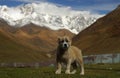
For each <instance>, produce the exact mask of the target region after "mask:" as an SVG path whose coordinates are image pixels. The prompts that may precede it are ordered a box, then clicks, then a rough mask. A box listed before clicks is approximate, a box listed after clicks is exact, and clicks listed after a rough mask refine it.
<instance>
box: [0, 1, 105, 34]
mask: <svg viewBox="0 0 120 78" xmlns="http://www.w3.org/2000/svg"><path fill="white" fill-rule="evenodd" d="M61 10H63V12H62V11H61ZM102 16H103V15H99V14H91V13H90V12H89V11H75V10H72V9H70V8H68V7H59V6H57V5H53V4H48V3H40V4H36V3H32V4H26V5H21V6H18V7H7V6H0V18H2V19H4V20H5V21H6V22H7V23H8V24H9V25H11V26H15V27H21V26H24V25H27V24H30V23H33V24H36V25H39V26H42V27H47V28H50V29H52V30H59V29H68V30H69V31H71V32H72V33H76V34H77V33H78V32H80V31H81V30H83V29H85V28H86V27H88V26H89V25H90V24H92V23H93V22H95V21H96V20H97V19H98V18H99V17H102Z"/></svg>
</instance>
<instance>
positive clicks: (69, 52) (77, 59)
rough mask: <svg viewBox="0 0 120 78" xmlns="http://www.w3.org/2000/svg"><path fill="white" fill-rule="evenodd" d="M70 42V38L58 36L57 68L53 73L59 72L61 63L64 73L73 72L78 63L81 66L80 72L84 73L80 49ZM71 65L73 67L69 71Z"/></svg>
mask: <svg viewBox="0 0 120 78" xmlns="http://www.w3.org/2000/svg"><path fill="white" fill-rule="evenodd" d="M71 43H72V40H70V39H69V37H67V36H64V37H61V38H58V47H57V53H56V63H57V64H56V65H57V70H56V72H55V73H56V74H61V69H62V64H65V65H66V71H65V74H75V73H76V69H77V65H78V64H79V65H80V66H81V73H80V74H81V75H84V64H83V58H82V53H81V50H80V49H78V48H77V47H75V46H72V45H71ZM71 66H72V68H73V71H72V72H71V71H70V69H71Z"/></svg>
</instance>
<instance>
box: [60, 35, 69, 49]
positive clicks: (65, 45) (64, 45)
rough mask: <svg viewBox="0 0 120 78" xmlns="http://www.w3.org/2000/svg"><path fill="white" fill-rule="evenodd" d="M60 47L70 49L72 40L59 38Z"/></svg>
mask: <svg viewBox="0 0 120 78" xmlns="http://www.w3.org/2000/svg"><path fill="white" fill-rule="evenodd" d="M58 45H59V47H60V48H62V49H68V48H69V47H70V46H71V40H70V38H69V37H67V36H64V37H59V38H58Z"/></svg>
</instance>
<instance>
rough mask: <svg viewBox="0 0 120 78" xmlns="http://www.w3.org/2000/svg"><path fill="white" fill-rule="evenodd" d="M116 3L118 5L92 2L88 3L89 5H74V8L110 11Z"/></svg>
mask: <svg viewBox="0 0 120 78" xmlns="http://www.w3.org/2000/svg"><path fill="white" fill-rule="evenodd" d="M118 5H119V3H104V4H93V5H89V6H75V7H74V8H75V9H77V10H88V11H91V12H97V11H112V10H113V9H115V8H116V7H117V6H118Z"/></svg>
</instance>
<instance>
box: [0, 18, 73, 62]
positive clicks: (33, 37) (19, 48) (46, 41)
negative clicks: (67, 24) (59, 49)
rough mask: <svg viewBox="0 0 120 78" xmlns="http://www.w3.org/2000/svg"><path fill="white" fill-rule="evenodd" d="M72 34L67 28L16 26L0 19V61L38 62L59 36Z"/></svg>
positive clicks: (46, 57) (49, 50)
mask: <svg viewBox="0 0 120 78" xmlns="http://www.w3.org/2000/svg"><path fill="white" fill-rule="evenodd" d="M66 34H67V35H68V36H70V37H71V38H72V37H73V36H74V34H73V33H71V32H70V31H68V30H65V29H61V30H51V29H48V28H45V27H40V26H36V25H34V24H28V25H26V26H23V27H20V28H18V27H17V28H16V27H11V26H9V25H8V24H7V23H6V22H5V21H4V20H0V46H1V47H0V62H40V61H41V60H42V61H45V60H50V59H52V58H49V57H48V56H47V54H51V51H53V50H55V49H56V46H57V38H58V37H59V36H63V35H66Z"/></svg>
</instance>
